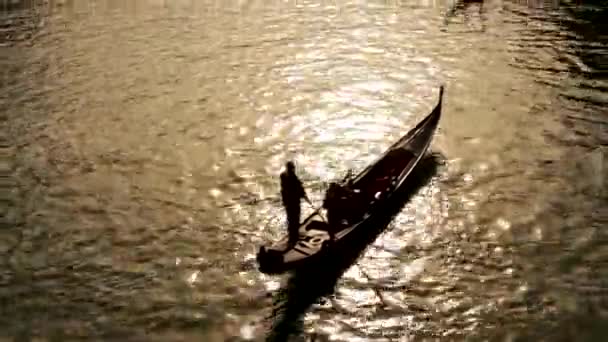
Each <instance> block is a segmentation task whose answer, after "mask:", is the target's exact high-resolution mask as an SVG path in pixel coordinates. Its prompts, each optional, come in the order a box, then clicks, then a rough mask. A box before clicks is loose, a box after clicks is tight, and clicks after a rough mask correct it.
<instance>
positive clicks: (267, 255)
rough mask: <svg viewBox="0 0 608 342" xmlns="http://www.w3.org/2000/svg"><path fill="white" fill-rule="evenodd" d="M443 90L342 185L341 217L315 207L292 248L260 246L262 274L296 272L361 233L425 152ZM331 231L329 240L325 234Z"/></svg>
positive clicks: (284, 244) (285, 241) (284, 242)
mask: <svg viewBox="0 0 608 342" xmlns="http://www.w3.org/2000/svg"><path fill="white" fill-rule="evenodd" d="M443 88H444V87H443V86H441V87H440V89H439V100H438V102H437V105H436V106H435V108H434V109H433V111H432V112H431V113H430V114H429V115H427V117H426V118H424V119H423V120H422V121H420V122H419V123H418V124H417V125H416V126H415V127H414V128H413V129H411V130H410V131H409V132H408V133H406V134H405V135H404V136H403V137H401V138H400V139H399V140H398V141H397V142H395V143H394V144H393V145H391V146H390V147H389V148H388V149H387V150H386V152H385V153H384V154H383V155H381V156H380V157H379V158H378V159H376V161H374V162H373V163H371V164H370V165H369V166H368V167H367V168H365V169H364V170H363V171H361V172H360V173H359V174H358V175H356V176H355V177H354V178H352V179H350V180H349V181H348V183H349V184H348V187H349V188H350V189H351V190H352V193H353V196H350V197H349V198H348V199H345V200H343V201H346V202H345V203H342V204H341V205H340V207H342V208H346V210H343V211H344V212H340V213H327V212H326V210H324V209H322V208H319V209H317V210H315V212H313V213H312V214H311V215H310V216H308V217H307V218H306V219H305V220H304V221H303V222H302V224H301V225H300V229H299V232H300V237H299V240H298V241H297V242H296V243H295V245H292V246H289V245H288V238H287V237H285V238H283V239H282V240H280V241H279V242H277V243H275V244H274V245H272V246H270V247H265V246H262V247H260V250H259V252H258V255H257V261H258V264H259V269H260V271H261V272H263V273H267V274H277V273H283V272H286V271H289V270H293V269H296V268H298V267H300V266H302V265H304V264H306V263H308V262H313V261H315V260H319V259H321V258H323V256H324V255H326V253H327V252H329V251H333V250H336V249H339V248H344V247H345V246H348V244H349V240H350V239H351V238H352V239H355V238H356V235H357V234H356V232H357V231H358V230H360V229H359V228H361V229H364V228H363V227H365V226H367V225H366V223H367V222H369V221H371V220H372V219H373V217H374V215H375V214H376V213H378V212H380V211H382V209H383V207H385V206H387V205H388V204H389V203H388V202H389V201H390V200H391V199H392V198H393V195H394V194H395V193H396V192H398V191H399V189H400V188H401V187H402V186H403V184H404V182H405V181H406V180H407V178H408V176H409V175H410V173H411V172H412V170H413V169H414V168H415V167H416V165H418V163H419V161H420V160H421V158H422V157H423V156H424V154H425V153H426V151H427V149H428V147H429V145H430V143H431V141H432V139H433V136H434V133H435V130H436V128H437V125H438V123H439V119H440V117H441V107H442V100H443ZM328 214H332V215H334V214H337V215H338V216H339V217H340V218H343V219H341V220H338V221H337V222H339V223H336V222H334V221H333V220H332V224H331V225H330V224H329V223H328V220H327V215H328ZM330 230H332V231H333V232H334V236H335V240H334V241H331V239H330V234H329V231H330Z"/></svg>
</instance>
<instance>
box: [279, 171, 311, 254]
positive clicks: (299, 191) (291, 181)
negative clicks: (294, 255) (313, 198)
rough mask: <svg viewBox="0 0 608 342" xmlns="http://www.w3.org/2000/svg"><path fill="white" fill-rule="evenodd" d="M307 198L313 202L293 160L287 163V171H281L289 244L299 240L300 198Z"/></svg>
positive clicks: (282, 195)
mask: <svg viewBox="0 0 608 342" xmlns="http://www.w3.org/2000/svg"><path fill="white" fill-rule="evenodd" d="M302 198H303V199H305V200H306V201H307V202H308V203H311V202H310V200H309V199H308V196H306V191H305V190H304V186H302V182H301V181H300V179H299V178H298V176H297V175H296V167H295V165H294V164H293V162H291V161H289V162H287V163H286V164H285V171H283V172H282V173H281V199H282V200H283V206H284V207H285V212H286V214H287V230H288V232H289V245H290V246H291V245H293V244H294V243H295V242H296V241H297V240H298V229H299V227H300V212H301V208H300V200H301V199H302Z"/></svg>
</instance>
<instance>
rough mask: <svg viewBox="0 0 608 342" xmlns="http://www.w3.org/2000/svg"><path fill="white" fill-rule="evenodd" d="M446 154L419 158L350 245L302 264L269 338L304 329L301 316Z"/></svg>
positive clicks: (279, 301) (279, 302) (280, 299)
mask: <svg viewBox="0 0 608 342" xmlns="http://www.w3.org/2000/svg"><path fill="white" fill-rule="evenodd" d="M442 160H443V158H442V157H441V156H439V155H436V154H429V155H427V156H425V157H424V158H423V159H422V160H420V162H419V164H418V165H417V167H416V168H415V169H414V170H413V171H412V173H411V174H410V176H409V177H408V179H407V181H406V182H405V183H404V184H403V186H402V187H401V188H400V189H399V190H398V191H397V192H396V193H395V196H394V197H393V200H392V201H390V202H389V203H388V204H387V206H386V207H385V208H384V209H383V210H382V211H378V213H377V214H376V215H375V216H374V218H373V220H371V221H370V222H367V223H366V224H367V227H365V229H360V230H359V232H358V233H357V234H358V236H357V238H356V239H351V241H352V243H350V244H349V245H348V248H340V249H337V250H335V251H332V253H330V254H329V255H327V256H326V257H325V258H323V260H319V261H318V262H315V263H311V264H309V265H307V266H306V267H302V268H299V269H298V270H297V271H295V272H294V273H293V274H292V275H291V276H290V278H289V280H288V281H287V283H286V285H285V286H284V287H283V288H281V289H279V291H277V294H276V295H275V299H274V308H273V310H272V312H273V314H272V319H273V320H274V322H273V324H272V331H271V332H270V334H269V336H268V339H267V340H268V341H285V340H287V338H288V337H289V335H291V334H297V333H301V332H302V319H303V316H304V314H305V313H306V311H307V310H308V309H309V308H310V307H311V306H312V305H313V304H315V303H317V302H318V301H319V299H321V297H323V296H330V295H331V294H332V293H333V292H334V288H335V286H336V284H337V282H338V279H340V277H341V276H342V274H344V272H346V271H347V270H348V269H349V268H350V267H351V266H352V265H353V264H355V262H356V261H357V259H358V258H359V256H360V255H361V254H362V253H363V251H364V250H365V248H366V247H367V246H368V245H369V244H370V243H372V242H373V241H374V240H375V239H376V238H377V237H378V235H379V234H381V233H382V232H383V231H384V230H385V229H386V228H387V227H388V225H389V224H390V222H391V221H392V220H393V218H394V217H395V216H396V215H397V214H398V213H399V212H400V211H401V209H402V208H403V207H404V205H405V204H406V203H407V202H408V201H409V199H410V198H411V197H412V196H413V195H415V194H416V193H417V192H418V191H419V190H420V189H421V188H422V187H424V186H425V185H426V184H427V183H428V182H429V181H430V180H431V178H432V177H433V176H434V175H435V174H436V173H437V169H438V167H439V165H441V164H442Z"/></svg>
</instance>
